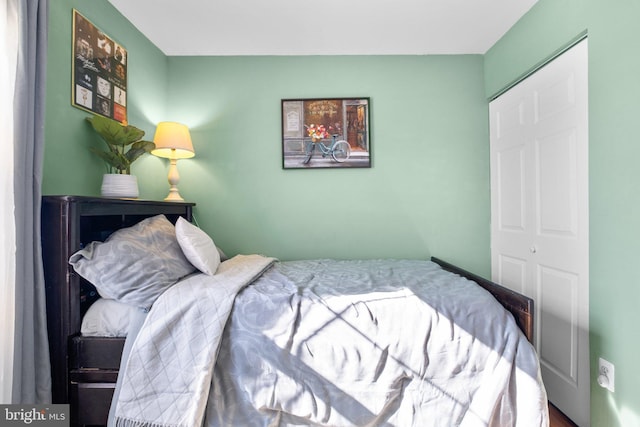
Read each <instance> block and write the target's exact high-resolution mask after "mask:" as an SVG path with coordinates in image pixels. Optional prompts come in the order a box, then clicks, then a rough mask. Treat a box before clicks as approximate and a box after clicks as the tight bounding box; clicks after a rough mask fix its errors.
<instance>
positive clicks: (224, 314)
mask: <svg viewBox="0 0 640 427" xmlns="http://www.w3.org/2000/svg"><path fill="white" fill-rule="evenodd" d="M58 202H59V200H58ZM67 202H69V200H67ZM78 202H82V200H77V199H76V200H75V203H78ZM102 202H103V203H109V202H110V201H109V200H102ZM127 203H128V204H132V206H133V207H135V203H137V202H133V201H129V202H127ZM122 207H123V206H120V208H122ZM156 207H157V209H150V212H148V213H146V214H144V215H138V216H137V217H136V220H137V221H138V222H134V221H129V222H126V223H123V226H122V227H121V230H127V231H130V230H134V229H136V227H141V228H145V227H142V226H141V225H140V224H144V223H145V222H150V221H156V220H157V214H158V210H162V208H163V207H164V206H162V204H160V205H158V206H156ZM130 208H132V207H130ZM170 208H172V209H173V208H175V206H171V207H170ZM187 208H188V209H186V211H185V212H184V213H185V215H178V218H175V217H172V218H171V220H172V221H166V220H165V221H162V223H163V227H164V229H165V232H164V233H165V234H167V233H169V231H168V230H170V229H171V227H175V230H176V231H175V234H176V236H177V239H178V240H180V239H181V236H182V237H183V240H184V235H185V234H188V235H189V236H190V237H189V238H188V239H186V241H187V242H191V244H190V245H189V243H187V244H186V247H185V245H182V246H180V243H181V242H178V247H179V248H180V249H181V250H182V255H184V256H185V258H187V261H188V263H186V264H183V266H184V270H181V268H182V267H181V266H180V265H178V264H174V265H172V267H171V268H170V269H169V270H170V271H172V272H174V273H175V274H177V275H178V276H180V278H179V279H178V280H174V279H175V278H173V277H170V278H166V277H163V279H167V283H170V284H169V285H168V286H166V287H165V288H163V289H161V290H160V291H158V290H157V289H151V290H150V289H145V290H144V291H143V292H136V291H135V290H134V291H133V292H132V291H131V289H129V288H127V287H126V286H125V288H126V289H125V290H123V289H122V286H121V285H120V284H118V285H117V286H116V287H115V288H114V289H106V290H105V287H104V286H105V285H104V283H101V281H104V282H114V281H116V282H118V280H120V281H122V280H124V282H126V281H132V282H136V283H139V281H140V280H141V278H140V277H135V278H124V279H123V278H122V277H119V273H118V270H119V268H114V267H113V265H114V264H113V263H117V262H120V260H119V257H118V256H113V257H111V259H110V260H108V261H107V262H106V264H105V263H104V262H103V260H104V257H103V255H104V253H112V254H117V253H120V252H118V250H120V249H121V248H122V246H121V245H117V244H115V243H113V242H114V241H118V239H117V238H113V237H112V239H108V240H107V243H108V244H104V243H96V244H95V245H96V246H95V247H93V246H92V243H91V242H89V241H87V242H85V243H83V244H82V245H80V246H81V247H79V248H77V249H78V250H76V251H75V252H72V253H70V254H69V255H70V258H71V264H73V271H74V274H77V275H78V276H81V277H85V278H88V279H90V280H91V283H92V285H89V283H88V282H87V281H86V280H84V279H82V280H79V283H82V286H84V287H86V288H88V289H91V286H93V285H97V288H98V291H99V293H100V294H102V295H103V296H105V295H106V296H107V298H101V299H99V300H98V303H92V304H91V305H90V307H93V308H96V307H98V306H100V305H103V304H104V303H105V300H116V302H117V303H118V304H120V305H126V306H130V307H134V308H133V309H131V310H130V311H129V312H128V314H126V315H123V314H120V315H118V316H116V321H113V320H110V322H111V323H114V324H116V325H115V327H114V328H115V329H116V330H117V329H118V328H120V329H121V330H120V331H116V332H114V331H111V332H108V331H107V332H105V331H98V332H95V333H97V334H98V335H99V334H100V333H108V334H112V335H124V334H125V333H126V334H127V335H128V338H127V339H126V341H125V339H124V338H123V337H104V336H89V335H91V334H94V332H92V331H89V330H87V331H86V333H85V334H84V335H83V334H80V333H78V332H79V331H77V332H74V333H72V334H70V335H69V336H68V337H67V343H70V344H71V345H70V347H69V351H70V354H69V355H68V356H69V357H70V359H71V360H72V361H73V362H72V363H71V365H70V366H68V367H66V368H65V369H69V372H70V374H69V375H70V379H69V383H68V384H67V386H68V387H69V388H68V390H71V391H72V392H70V393H69V394H68V396H67V398H68V399H69V400H70V401H71V403H72V415H74V422H75V423H78V424H104V422H105V416H106V414H105V402H106V405H107V406H108V403H109V401H110V400H111V395H112V394H113V392H114V388H115V385H114V383H115V380H116V378H117V381H118V383H117V388H116V391H115V398H114V402H115V403H116V404H114V405H113V410H112V417H111V419H112V421H114V422H115V421H117V424H118V425H122V426H127V425H201V424H203V423H204V425H208V426H218V425H220V426H222V425H242V426H247V427H248V426H252V425H282V426H290V425H336V426H337V425H400V426H404V425H407V426H408V425H416V426H428V425H434V426H435V425H547V424H548V414H547V402H546V394H545V391H544V386H543V384H542V382H541V380H540V374H539V365H538V360H537V358H536V355H535V352H534V350H533V347H532V346H531V344H530V343H529V341H528V340H530V339H531V337H532V336H533V330H532V325H533V322H532V320H533V319H532V308H533V302H532V301H531V300H530V299H528V298H526V297H523V296H521V295H518V294H516V293H514V292H512V291H509V290H507V289H505V288H502V287H500V286H498V285H495V284H493V283H491V282H489V281H486V280H483V279H481V278H479V277H477V276H474V275H472V274H470V273H468V272H466V271H463V270H460V269H458V268H457V267H455V266H453V265H451V264H448V263H446V262H444V261H442V260H439V259H437V258H434V259H432V260H431V261H421V260H358V261H346V260H324V259H322V260H299V261H288V262H281V261H278V260H274V259H271V258H269V257H264V256H258V255H246V256H236V257H233V258H231V259H228V260H225V259H224V257H222V258H220V252H217V251H215V249H216V248H215V245H213V246H211V244H212V242H211V244H209V247H208V248H206V247H205V246H206V243H207V242H206V238H204V240H202V239H201V240H198V238H203V236H202V235H201V234H203V233H202V231H200V230H198V229H197V227H194V226H193V225H191V224H189V223H188V222H187V221H184V220H181V219H180V216H183V217H186V218H187V219H190V206H188V207H187ZM151 211H153V212H151ZM160 213H162V212H160ZM132 223H133V225H132ZM172 223H176V225H175V226H174V225H173V224H172ZM167 224H169V225H167ZM96 227H97V226H96ZM109 228H111V230H109V233H111V232H113V231H114V230H113V229H114V227H113V226H111V227H109ZM185 229H186V230H189V233H186V232H182V233H181V232H180V231H179V230H185ZM147 231H148V227H147ZM104 234H106V233H104ZM120 234H122V233H120V232H118V233H115V234H114V236H119V235H120ZM169 234H170V233H169ZM134 235H135V233H134ZM103 237H104V236H103ZM154 239H155V238H153V239H151V240H154ZM81 240H82V239H81ZM102 240H104V238H103V239H97V240H96V242H98V241H102ZM151 240H150V241H151ZM203 241H204V242H205V243H202V242H203ZM105 247H107V249H108V250H107V249H105ZM145 247H149V244H148V243H145ZM114 248H119V249H117V250H116V249H114ZM100 250H104V253H99V251H100ZM176 253H177V254H178V255H175V254H174V255H175V256H179V255H180V253H178V252H176ZM88 254H89V255H88ZM216 254H217V260H216V261H215V262H210V260H211V259H212V258H213V259H216ZM74 255H75V257H74ZM174 255H171V256H169V258H171V259H169V260H164V261H163V262H162V263H161V264H162V265H166V263H167V262H174V260H173V258H174ZM86 259H90V260H89V261H88V262H87V261H86ZM94 259H100V260H101V262H94ZM83 263H86V264H90V268H87V265H84V266H83V265H81V264H83ZM91 264H101V265H99V266H96V265H91ZM143 264H144V262H143ZM105 265H106V267H105ZM91 268H94V271H93V272H91V271H89V270H91ZM142 270H143V271H155V273H158V272H159V271H160V270H162V268H161V267H158V268H155V269H153V268H152V269H149V268H147V269H142ZM108 273H113V276H114V277H117V278H118V280H115V279H114V278H108V277H106V276H108V275H109V274H108ZM163 274H164V273H163ZM156 275H157V274H156ZM336 279H337V280H336ZM142 280H144V279H142ZM118 283H121V282H118ZM478 285H479V286H478ZM107 287H108V283H107ZM134 288H135V289H139V288H144V287H139V286H137V285H136V286H134ZM92 292H94V293H95V291H92ZM205 295H206V296H207V297H205ZM72 298H73V297H72ZM505 308H506V310H505ZM87 311H89V312H90V313H91V312H93V311H94V310H87ZM106 311H107V312H110V311H113V308H107V309H106ZM82 314H84V313H82ZM88 314H89V313H88ZM103 315H104V309H103V314H99V315H96V314H95V313H93V314H89V315H87V316H84V323H91V322H89V321H87V318H89V317H93V319H94V323H100V321H96V320H95V319H100V318H101V317H100V316H103ZM125 317H126V319H127V321H126V322H122V320H123V319H124V318H125ZM119 321H120V324H118V322H119ZM80 323H83V322H82V321H80ZM102 323H104V322H102ZM122 323H126V325H123V324H122ZM198 325H205V327H198ZM112 326H114V325H112ZM83 328H84V326H83ZM87 328H88V327H87ZM78 329H79V328H78ZM88 329H90V328H88ZM98 329H99V328H98ZM124 330H126V331H124ZM133 337H136V339H135V340H134V339H133ZM436 337H440V339H439V340H436V339H435V338H436ZM125 342H126V345H125ZM158 349H160V350H158ZM176 349H181V351H175V350H176ZM123 352H124V354H125V356H124V357H122V354H123ZM467 355H472V356H474V357H476V358H475V359H470V358H467V357H466V356H467ZM121 357H122V358H121ZM78 359H81V362H80V363H77V362H78ZM97 359H100V360H97ZM105 360H108V363H107V362H105ZM89 365H91V366H89ZM105 365H111V366H109V367H108V368H107V367H105ZM113 365H115V366H113ZM194 367H196V369H194ZM107 371H108V372H107ZM80 374H86V376H84V377H83V378H74V375H75V376H76V377H77V376H78V375H80ZM91 375H93V377H91ZM101 375H103V376H102V377H101ZM74 379H76V381H74ZM77 379H81V381H77ZM82 381H84V382H82ZM74 382H75V384H74ZM92 385H93V387H92ZM89 389H91V390H93V391H96V390H101V391H105V393H103V394H104V395H103V396H102V397H99V398H97V394H96V393H94V394H91V393H86V391H87V390H89ZM73 390H76V391H75V392H73ZM78 390H80V391H78ZM91 405H93V406H94V409H93V410H92V413H93V414H95V413H96V412H99V413H100V415H99V417H96V416H95V415H90V414H89V415H87V414H86V413H85V412H86V411H82V410H81V408H84V407H88V406H91ZM74 406H75V407H76V408H75V410H74ZM92 416H93V418H91V417H92ZM95 418H98V419H95Z"/></svg>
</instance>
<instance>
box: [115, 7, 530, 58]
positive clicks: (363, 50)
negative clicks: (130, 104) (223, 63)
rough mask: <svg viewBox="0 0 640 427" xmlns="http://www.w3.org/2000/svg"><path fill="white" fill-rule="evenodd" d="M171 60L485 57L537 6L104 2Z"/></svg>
mask: <svg viewBox="0 0 640 427" xmlns="http://www.w3.org/2000/svg"><path fill="white" fill-rule="evenodd" d="M109 1H110V2H111V4H113V6H115V7H116V9H118V10H119V11H120V13H122V14H123V15H124V16H125V17H126V18H127V19H129V21H131V23H133V25H135V26H136V28H138V29H139V30H140V31H141V32H142V33H143V34H145V35H146V36H147V37H148V38H149V40H151V42H153V43H154V44H155V45H156V46H157V47H158V48H160V50H162V51H163V52H164V53H165V54H166V55H169V56H181V55H207V56H209V55H399V54H407V55H423V54H465V53H479V54H483V53H485V52H486V51H487V50H488V49H489V48H490V47H491V46H492V45H493V44H494V43H495V42H496V41H497V40H498V39H500V37H502V35H503V34H504V33H505V32H506V31H507V30H508V29H509V28H511V26H512V25H513V24H514V23H515V22H516V21H517V20H518V19H520V17H521V16H522V15H524V14H525V13H526V12H527V11H528V10H529V9H530V8H531V7H532V6H533V5H534V4H535V3H536V2H537V0H323V1H318V0H271V1H265V0H109Z"/></svg>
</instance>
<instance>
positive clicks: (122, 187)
mask: <svg viewBox="0 0 640 427" xmlns="http://www.w3.org/2000/svg"><path fill="white" fill-rule="evenodd" d="M101 194H102V196H103V197H121V198H126V199H137V198H138V194H139V193H138V179H137V178H136V176H135V175H122V174H113V173H107V174H104V175H103V176H102V188H101Z"/></svg>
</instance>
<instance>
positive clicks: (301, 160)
mask: <svg viewBox="0 0 640 427" xmlns="http://www.w3.org/2000/svg"><path fill="white" fill-rule="evenodd" d="M369 106H370V100H369V98H312V99H283V100H282V167H283V168H284V169H315V168H369V167H371V135H370V132H369Z"/></svg>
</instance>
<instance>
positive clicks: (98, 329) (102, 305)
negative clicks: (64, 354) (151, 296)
mask: <svg viewBox="0 0 640 427" xmlns="http://www.w3.org/2000/svg"><path fill="white" fill-rule="evenodd" d="M136 310H138V309H137V308H136V307H134V306H132V305H129V304H124V303H121V302H118V301H116V300H112V299H107V298H100V299H98V300H96V302H94V303H93V304H91V307H89V309H88V310H87V312H86V314H85V315H84V317H83V318H82V327H81V328H80V333H81V334H82V335H84V336H87V337H126V336H127V333H128V332H129V325H130V324H131V316H132V315H133V314H134V313H133V312H135V311H136Z"/></svg>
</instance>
